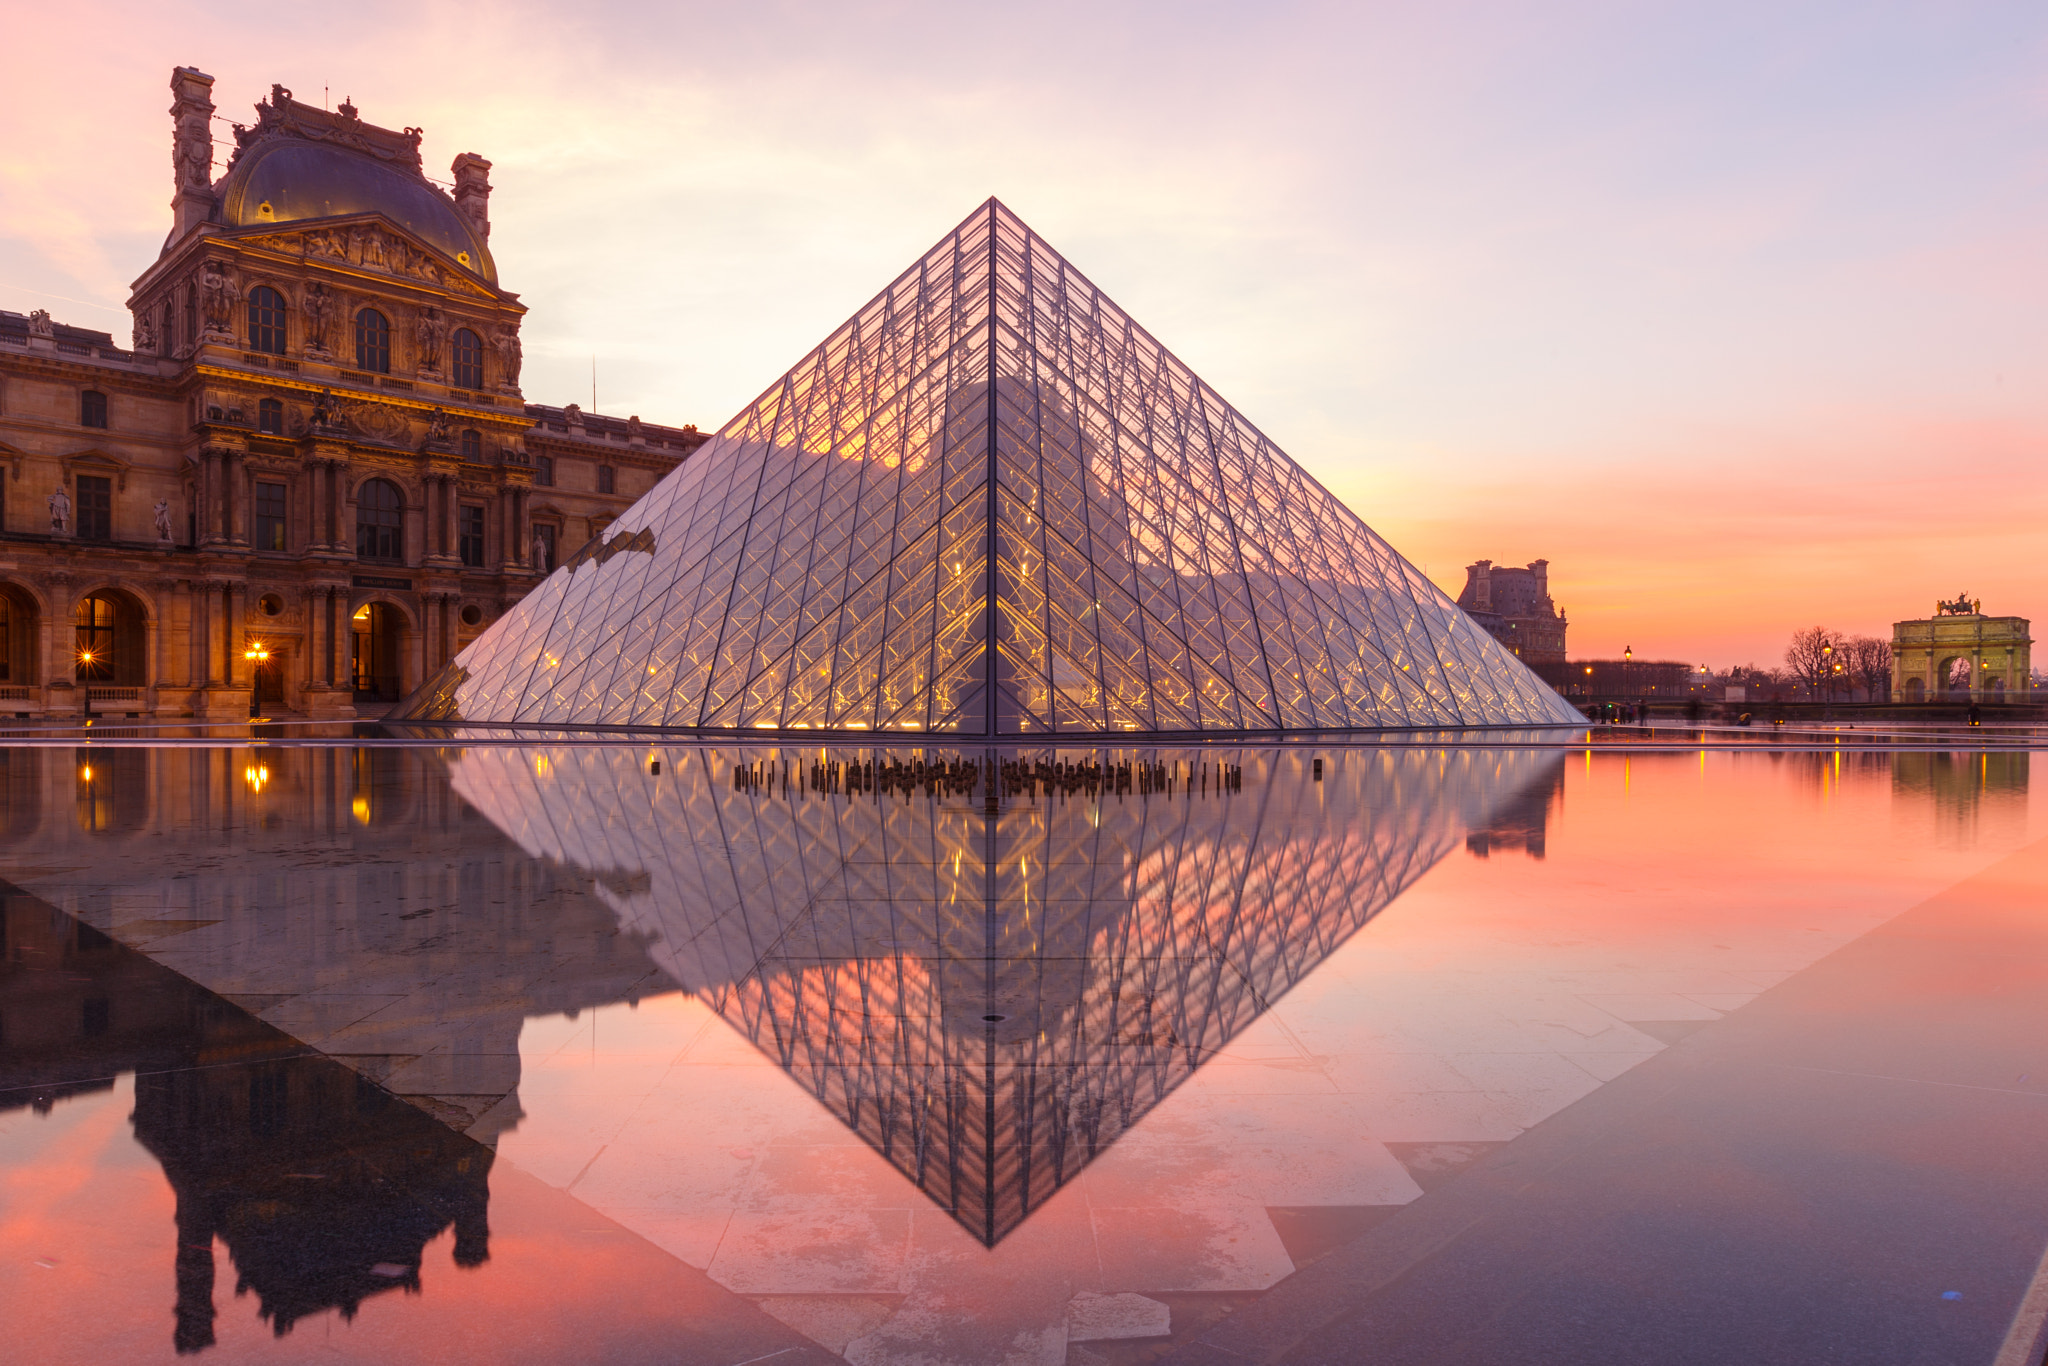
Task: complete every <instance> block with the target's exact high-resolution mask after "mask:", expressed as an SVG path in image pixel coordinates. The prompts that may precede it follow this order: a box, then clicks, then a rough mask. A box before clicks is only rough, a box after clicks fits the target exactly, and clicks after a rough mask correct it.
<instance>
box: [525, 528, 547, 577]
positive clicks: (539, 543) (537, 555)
mask: <svg viewBox="0 0 2048 1366" xmlns="http://www.w3.org/2000/svg"><path fill="white" fill-rule="evenodd" d="M528 553H529V554H530V555H531V556H532V557H533V558H532V559H530V560H528V561H527V568H529V569H531V570H532V571H533V572H534V573H536V574H544V573H546V572H547V567H548V538H547V533H546V532H544V531H542V530H541V529H540V528H539V527H535V528H534V529H533V545H532V546H531V547H529V549H528Z"/></svg>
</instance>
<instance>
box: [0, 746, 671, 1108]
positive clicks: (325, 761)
mask: <svg viewBox="0 0 2048 1366" xmlns="http://www.w3.org/2000/svg"><path fill="white" fill-rule="evenodd" d="M0 853H4V855H5V857H6V859H7V862H8V867H9V869H10V875H11V878H12V880H13V881H14V882H15V883H16V884H17V885H19V886H21V887H24V888H26V889H27V890H29V891H31V892H33V893H35V894H36V895H39V896H42V897H44V898H45V899H46V900H49V901H50V902H52V903H53V904H55V905H57V906H59V907H60V908H61V909H63V910H64V911H66V912H68V913H70V914H73V915H75V916H77V917H78V918H79V919H80V920H81V921H83V922H85V923H86V924H87V925H88V926H90V927H92V928H93V929H95V930H98V931H100V932H104V933H106V934H108V935H110V936H112V938H114V939H115V940H119V941H121V942H124V943H128V944H131V945H135V946H137V947H140V948H142V949H143V950H144V951H145V952H146V953H147V954H148V955H149V956H150V957H151V958H153V959H156V960H157V961H159V962H161V963H164V964H165V965H167V966H169V967H171V968H173V969H175V970H177V971H179V972H181V973H183V974H184V975H185V976H187V977H189V978H191V979H193V980H194V981H196V982H198V983H200V984H201V985H202V986H204V987H206V988H207V989H209V990H211V991H215V992H219V993H221V994H222V995H227V996H232V997H235V998H236V999H238V1000H245V1001H248V1002H250V1005H251V1008H252V1009H253V1010H254V1011H255V1013H256V1014H257V1015H258V1016H259V1017H260V1018H261V1019H262V1020H263V1021H265V1022H266V1023H268V1024H271V1025H274V1026H276V1027H277V1028H279V1029H282V1030H284V1031H285V1032H286V1033H288V1034H290V1035H292V1036H293V1037H295V1038H298V1039H300V1040H301V1041H303V1042H306V1043H310V1044H313V1045H315V1046H316V1047H319V1048H321V1049H323V1050H324V1051H326V1052H329V1053H334V1054H336V1055H339V1056H342V1057H343V1058H344V1059H345V1061H346V1062H347V1064H348V1066H350V1067H352V1068H354V1069H355V1070H357V1071H359V1072H361V1073H363V1074H364V1075H366V1076H369V1077H371V1078H372V1079H374V1080H376V1081H378V1082H379V1083H381V1084H382V1085H384V1086H385V1087H386V1088H387V1089H388V1090H391V1091H393V1092H394V1093H397V1094H400V1095H402V1096H404V1097H405V1098H406V1099H407V1100H408V1101H410V1102H411V1103H412V1104H413V1105H414V1106H416V1107H418V1108H420V1109H423V1110H425V1111H427V1112H428V1113H430V1114H433V1115H435V1116H436V1117H438V1118H441V1119H443V1120H444V1121H446V1122H447V1123H449V1124H451V1125H453V1126H455V1127H456V1128H458V1129H463V1130H466V1131H468V1132H469V1133H471V1134H472V1135H473V1136H475V1137H478V1138H482V1139H485V1140H486V1141H488V1140H489V1139H490V1138H491V1137H492V1136H493V1135H495V1134H496V1133H497V1132H498V1131H499V1130H501V1129H502V1128H504V1127H505V1126H506V1125H508V1124H511V1123H513V1122H515V1121H516V1120H517V1119H518V1117H519V1109H518V1103H517V1098H516V1091H517V1088H518V1083H519V1046H518V1043H519V1032H520V1028H521V1025H522V1023H523V1022H524V1020H525V1019H526V1017H527V1016H529V1015H541V1014H552V1013H555V1012H560V1011H574V1010H579V1009H582V1008H584V1007H586V1006H592V1005H598V1004H604V1003H609V1002H612V1001H617V1000H622V999H625V998H627V997H629V996H631V995H633V994H635V993H636V992H642V991H654V990H665V989H667V983H666V982H664V981H662V979H660V978H659V976H658V974H657V973H656V969H655V968H654V966H653V965H652V964H651V963H650V962H649V961H648V959H647V956H646V953H645V952H644V950H643V949H642V948H641V947H640V945H638V944H637V943H635V942H634V941H633V940H631V939H630V938H625V937H622V936H621V935H620V934H619V932H618V924H617V921H616V919H615V918H614V917H613V915H612V913H611V912H610V910H608V909H607V908H606V907H605V906H604V905H602V904H600V903H599V902H597V901H595V900H594V899H593V898H592V897H591V895H590V893H589V891H588V889H587V887H586V886H585V885H584V884H583V880H582V879H581V878H580V877H572V878H565V877H562V876H561V875H560V874H559V873H558V872H557V871H556V870H555V869H552V868H550V867H548V866H546V865H544V864H540V863H536V862H535V861H534V860H532V859H529V858H527V857H526V856H525V855H524V854H522V853H521V852H520V851H519V850H518V849H517V848H515V847H514V846H512V845H511V844H510V843H508V842H507V841H506V840H505V839H504V837H503V836H502V835H500V834H499V833H498V831H497V830H496V829H495V828H494V827H493V826H492V825H491V823H490V822H488V821H486V820H484V819H482V818H481V817H479V816H478V815H477V813H476V812H475V811H473V810H471V809H470V808H468V807H467V806H465V805H464V804H463V803H462V802H461V801H460V800H458V799H456V798H454V797H453V796H451V795H450V793H449V792H448V788H447V782H446V778H445V776H443V773H442V770H441V767H440V765H439V763H438V762H437V761H436V760H435V759H434V757H433V756H432V755H431V754H430V753H429V752H426V751H423V750H416V749H398V748H362V749H324V748H318V749H316V748H307V749H293V748H251V749H196V748H195V749H151V748H142V747H123V746H120V745H95V746H93V747H91V748H90V749H78V750H72V749H56V748H50V749H33V750H21V749H17V750H10V751H0ZM108 1000H109V1004H108V1007H107V1008H108V1009H109V1010H110V1011H111V1012H112V1020H113V1027H116V1028H123V1029H125V1028H127V1022H126V1019H125V1015H126V1012H127V1011H129V1010H130V1009H135V1008H139V1007H137V1006H134V1005H132V1004H131V1002H130V1000H129V998H128V996H127V995H126V994H122V993H110V995H109V998H108ZM10 1037H11V1036H10Z"/></svg>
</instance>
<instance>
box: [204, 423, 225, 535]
mask: <svg viewBox="0 0 2048 1366" xmlns="http://www.w3.org/2000/svg"><path fill="white" fill-rule="evenodd" d="M220 489H221V475H220V452H219V451H218V450H217V449H215V448H213V447H211V446H209V447H208V448H207V449H205V450H204V451H201V452H200V460H199V543H200V544H201V545H211V544H212V543H213V542H215V541H218V540H219V539H220V535H221V532H220Z"/></svg>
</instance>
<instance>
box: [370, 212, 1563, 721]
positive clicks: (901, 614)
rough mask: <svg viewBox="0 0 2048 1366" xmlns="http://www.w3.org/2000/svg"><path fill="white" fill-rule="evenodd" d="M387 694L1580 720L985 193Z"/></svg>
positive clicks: (454, 712)
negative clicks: (664, 470)
mask: <svg viewBox="0 0 2048 1366" xmlns="http://www.w3.org/2000/svg"><path fill="white" fill-rule="evenodd" d="M399 715H400V717H402V718H404V719H411V720H417V721H451V720H456V721H477V722H494V723H503V724H542V725H575V726H587V725H599V726H645V727H664V728H686V729H693V730H705V729H709V730H754V729H781V730H791V729H802V730H828V731H864V730H865V731H872V730H888V731H907V732H922V733H946V734H956V735H985V736H993V735H1049V734H1060V735H1074V734H1106V733H1116V732H1139V733H1148V734H1161V735H1167V734H1188V735H1192V734H1204V733H1219V732H1261V731H1302V730H1346V729H1381V728H1390V727H1438V726H1447V725H1448V726H1478V725H1491V726H1508V725H1513V726H1527V725H1569V724H1574V723H1577V722H1579V721H1580V720H1581V718H1580V717H1579V716H1578V714H1577V713H1576V712H1575V711H1573V710H1572V709H1571V708H1570V707H1569V705H1568V704H1566V703H1565V702H1564V701H1563V699H1561V698H1559V697H1558V696H1557V694H1556V693H1554V692H1553V691H1551V689H1550V688H1549V687H1547V686H1546V685H1545V684H1544V683H1542V682H1541V681H1540V680H1538V679H1537V678H1536V677H1535V676H1534V675H1533V674H1531V673H1530V672H1529V671H1528V669H1527V668H1525V667H1524V666H1523V665H1522V664H1521V663H1520V661H1518V660H1516V659H1515V658H1514V657H1513V655H1511V654H1510V653H1509V652H1508V651H1507V650H1505V649H1504V648H1503V647H1502V646H1501V645H1500V644H1499V643H1498V642H1496V641H1495V640H1493V639H1492V637H1490V636H1488V635H1487V634H1486V633H1485V632H1484V631H1482V630H1480V629H1479V628H1478V627H1477V626H1476V625H1475V624H1474V623H1473V622H1472V620H1471V619H1470V618H1469V617H1467V616H1466V615H1465V614H1464V613H1463V612H1462V611H1460V610H1459V608H1458V607H1457V606H1456V604H1454V603H1453V602H1452V601H1451V600H1450V599H1449V598H1447V597H1445V596H1444V594H1443V593H1441V592H1440V591H1438V589H1437V588H1436V587H1435V586H1434V585H1433V584H1431V583H1430V582H1429V581H1428V580H1427V579H1426V578H1425V577H1424V576H1423V575H1422V574H1421V573H1419V572H1418V571H1417V570H1416V569H1415V567H1414V566H1413V565H1411V564H1409V563H1408V562H1407V561H1406V560H1404V559H1402V558H1401V557H1400V556H1399V555H1398V554H1396V553H1395V552H1394V551H1393V549H1392V548H1391V547H1390V546H1388V545H1387V543H1386V542H1385V541H1383V540H1381V539H1380V538H1379V537H1378V536H1376V535H1375V534H1374V533H1373V532H1372V531H1371V529H1370V528H1368V527H1367V526H1366V525H1365V523H1364V522H1362V521H1360V520H1359V518H1358V517H1356V516H1355V515H1354V514H1353V513H1352V512H1351V511H1350V510H1349V509H1348V508H1346V507H1345V506H1344V505H1343V504H1342V503H1341V502H1339V501H1338V500H1337V499H1336V498H1335V497H1333V496H1332V495H1331V494H1330V493H1329V492H1328V491H1326V490H1325V489H1323V488H1322V487H1321V486H1320V485H1319V484H1317V483H1316V482H1315V481H1314V480H1313V479H1311V478H1310V477H1309V476H1308V475H1307V474H1306V473H1305V472H1304V471H1303V470H1302V469H1301V468H1300V466H1298V465H1296V464H1295V463H1294V462H1293V461H1292V460H1291V459H1289V458H1288V456H1287V454H1286V453H1285V452H1283V451H1282V450H1280V449H1279V447H1277V446H1275V445H1274V444H1273V443H1272V442H1271V441H1269V440H1268V439H1267V438H1266V437H1265V436H1264V435H1263V434H1261V433H1260V432H1259V431H1258V429H1257V428H1255V427H1253V426H1252V424H1251V423H1250V422H1248V421H1247V420H1246V419H1245V418H1244V417H1242V416H1241V415H1240V414H1239V413H1238V412H1237V411H1236V410H1235V409H1233V408H1232V407H1231V406H1230V405H1229V404H1227V403H1225V402H1224V401H1223V400H1222V398H1221V397H1220V396H1219V395H1217V394H1216V393H1215V391H1214V390H1212V389H1210V388H1209V387H1208V386H1207V385H1205V384H1203V383H1202V381H1201V380H1200V379H1198V378H1197V377H1196V376H1195V375H1194V374H1193V372H1191V371H1190V370H1189V369H1188V368H1187V367H1186V366H1185V365H1183V364H1181V363H1180V362H1179V361H1178V360H1176V359H1175V358H1174V357H1173V356H1172V355H1171V354H1169V353H1168V352H1167V351H1166V350H1165V349H1164V348H1163V347H1161V346H1160V345H1159V344H1158V343H1157V342H1156V341H1154V340H1153V339H1152V337H1151V336H1150V335H1149V334H1148V333H1146V332H1145V331H1144V330H1143V329H1142V328H1140V327H1139V326H1138V325H1137V324H1136V323H1134V322H1132V321H1131V319H1130V318H1129V317H1128V316H1127V315H1126V314H1124V313H1123V312H1122V310H1120V309H1118V308H1117V307H1116V305H1115V304H1113V303H1111V302H1110V301H1109V300H1108V299H1107V298H1105V297H1104V296H1103V294H1102V293H1101V291H1099V290H1097V289H1096V288H1095V287H1094V286H1093V285H1091V284H1090V283H1089V282H1088V281H1087V280H1086V279H1085V278H1083V277H1082V276H1081V274H1080V273H1079V272H1078V271H1076V270H1075V269H1074V268H1073V267H1072V266H1070V265H1069V264H1068V263H1067V262H1066V261H1065V260H1064V259H1063V258H1061V257H1060V255H1059V254H1058V253H1057V252H1054V251H1053V250H1052V249H1051V248H1049V247H1047V246H1046V244H1045V243H1044V242H1043V241H1041V240H1039V238H1038V237H1037V236H1035V235H1034V234H1033V233H1032V232H1031V230H1030V229H1029V228H1027V227H1026V226H1025V225H1024V224H1023V223H1022V222H1021V221H1019V220H1018V219H1017V217H1016V216H1015V215H1013V214H1012V213H1010V212H1009V210H1007V209H1006V208H1004V207H1003V206H1002V205H1001V204H1000V203H998V202H996V201H995V200H990V201H989V202H988V203H987V204H986V205H984V206H983V207H982V208H980V209H978V210H976V211H975V213H974V214H973V215H972V216H970V217H969V218H968V219H967V221H965V222H964V223H962V224H961V225H960V226H959V227H958V228H956V229H955V230H954V231H953V232H952V233H950V234H948V235H947V237H946V238H945V239H944V240H943V241H942V242H940V243H939V244H938V245H937V246H936V247H934V248H933V249H932V250H931V251H930V252H929V253H927V254H926V256H925V257H924V259H922V260H921V261H919V262H918V263H917V264H916V265H914V266H913V267H911V268H910V269H909V270H908V271H906V272H904V274H903V275H902V276H901V277H899V278H898V279H897V281H896V282H895V283H894V284H892V285H891V286H890V287H889V288H888V289H887V290H885V291H883V292H882V294H880V295H879V296H878V297H877V298H876V299H875V300H874V301H873V302H872V303H870V304H869V305H868V306H867V307H866V308H864V309H862V310H861V311H860V313H859V314H857V315H856V316H855V317H854V318H853V319H851V320H850V321H849V322H847V323H846V324H845V325H844V326H843V327H841V328H840V329H839V330H838V331H836V332H835V333H833V334H832V336H831V337H830V338H829V339H827V340H826V342H825V343H824V345H822V346H820V347H819V348H818V349H817V350H816V351H814V352H812V353H811V355H809V356H808V357H806V358H805V359H804V360H803V362H802V363H800V364H799V365H798V366H797V367H796V368H795V369H793V370H791V371H790V372H789V373H788V374H787V375H785V376H783V377H782V379H781V380H779V381H778V382H777V383H776V384H775V385H774V386H773V387H772V388H771V389H769V390H768V392H767V393H765V394H763V395H762V396H761V397H760V398H759V399H758V400H756V401H755V402H754V403H753V404H752V405H751V406H749V407H748V408H747V409H746V410H745V411H743V412H742V413H740V414H739V416H737V417H735V418H734V419H733V420H732V421H731V422H729V423H727V424H726V426H725V428H724V429H723V430H722V431H721V432H720V433H719V435H718V436H717V437H716V438H715V439H714V440H712V441H710V442H709V443H707V444H706V445H705V446H704V447H703V448H702V449H701V450H699V451H698V452H696V453H695V454H694V455H693V456H692V457H691V458H690V459H688V460H687V461H685V462H684V463H683V465H682V466H680V467H679V468H678V469H676V470H675V471H674V472H672V473H671V474H670V475H669V476H668V477H667V478H666V479H664V480H663V481H662V482H661V483H660V484H659V485H658V486H656V487H655V488H654V489H653V490H652V491H650V492H649V493H648V494H647V495H646V496H645V497H644V498H642V499H641V500H640V501H639V502H638V503H636V504H634V505H633V507H632V508H630V509H629V510H628V511H627V512H626V513H625V514H624V515H623V516H622V517H621V518H620V519H619V521H618V522H617V523H616V524H615V525H614V527H613V528H611V529H610V534H609V535H608V536H605V537H602V538H600V539H599V540H596V541H593V542H592V543H591V544H590V545H589V546H586V547H585V548H584V549H583V550H582V551H581V552H579V554H578V555H577V556H576V557H575V559H574V560H573V561H571V562H570V563H569V564H567V565H565V566H563V567H562V568H561V569H558V570H557V571H556V572H555V573H554V574H553V575H552V576H550V577H549V578H548V579H547V580H546V581H545V582H544V583H543V584H542V585H541V586H540V587H539V588H537V589H536V590H535V591H534V592H533V593H532V594H530V595H529V596H528V597H527V598H526V599H525V600H524V601H522V602H521V603H519V604H518V606H517V607H515V608H514V609H513V610H512V611H511V612H509V613H508V614H507V615H506V616H505V617H504V618H503V619H502V620H500V621H499V622H497V623H496V624H495V625H493V626H492V627H491V629H490V630H489V631H487V632H486V633H485V634H484V635H483V636H482V637H480V638H479V639H478V640H477V641H475V642H474V643H473V644H471V645H470V646H469V647H468V648H467V649H466V650H464V651H463V653H462V654H461V655H460V656H459V657H458V658H457V659H456V660H455V661H454V662H453V663H452V664H451V665H449V667H448V668H447V669H446V670H444V671H443V672H442V673H441V674H440V675H439V676H437V677H436V678H435V679H433V680H431V681H430V682H429V683H428V685H427V686H426V687H425V688H423V689H422V690H421V691H420V692H419V693H418V694H416V695H415V697H414V698H413V699H412V700H411V701H410V702H408V704H407V705H406V706H405V707H404V708H402V709H401V711H400V713H399Z"/></svg>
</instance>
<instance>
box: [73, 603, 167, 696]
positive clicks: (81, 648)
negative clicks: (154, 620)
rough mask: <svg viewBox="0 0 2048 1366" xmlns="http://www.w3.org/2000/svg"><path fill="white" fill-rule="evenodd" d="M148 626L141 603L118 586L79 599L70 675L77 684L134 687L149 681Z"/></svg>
mask: <svg viewBox="0 0 2048 1366" xmlns="http://www.w3.org/2000/svg"><path fill="white" fill-rule="evenodd" d="M148 634H149V625H148V619H147V617H145V616H144V614H143V611H142V605H141V604H140V603H138V602H136V601H135V599H134V598H132V597H130V596H129V595H128V594H126V593H124V592H121V591H120V590H119V589H114V588H103V589H101V590H99V591H98V592H96V593H88V594H87V595H86V596H85V597H82V598H80V599H79V600H78V607H77V609H76V610H75V611H74V612H73V614H72V656H71V659H72V677H73V678H75V679H76V680H77V681H78V682H80V683H86V684H92V685H102V686H111V687H119V688H137V687H141V686H142V685H143V684H144V683H146V682H148V678H147V677H146V674H147V664H146V661H147V658H148V653H147V646H148Z"/></svg>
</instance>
